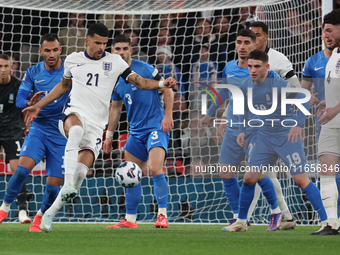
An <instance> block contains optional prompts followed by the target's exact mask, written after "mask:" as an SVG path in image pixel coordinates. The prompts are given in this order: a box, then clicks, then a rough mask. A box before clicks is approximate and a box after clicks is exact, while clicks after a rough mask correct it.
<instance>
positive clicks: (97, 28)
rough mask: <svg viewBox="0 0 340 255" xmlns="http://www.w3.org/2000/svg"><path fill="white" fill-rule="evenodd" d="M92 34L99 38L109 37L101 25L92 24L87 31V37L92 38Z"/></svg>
mask: <svg viewBox="0 0 340 255" xmlns="http://www.w3.org/2000/svg"><path fill="white" fill-rule="evenodd" d="M94 34H97V35H99V36H101V37H108V36H109V30H108V29H107V27H106V26H105V25H104V24H102V23H94V24H92V25H91V26H90V27H89V29H88V30H87V36H91V37H93V36H94Z"/></svg>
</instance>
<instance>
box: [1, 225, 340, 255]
mask: <svg viewBox="0 0 340 255" xmlns="http://www.w3.org/2000/svg"><path fill="white" fill-rule="evenodd" d="M106 226H107V225H103V224H53V225H52V231H51V232H49V233H30V232H28V229H29V225H22V224H10V223H3V224H2V225H1V226H0V254H5V255H7V254H62V255H64V254H91V255H102V254H132V255H134V254H176V255H178V254H230V255H233V254H261V255H264V254H285V255H286V254H298V255H302V254H308V255H311V254H340V236H311V235H310V233H312V232H314V231H316V230H318V227H316V226H314V227H303V226H298V227H297V228H296V229H295V230H289V231H276V232H267V231H266V228H267V227H266V226H250V227H249V231H248V232H242V233H227V232H223V231H221V229H222V227H223V226H221V225H184V224H182V225H170V227H169V228H168V229H156V228H154V226H153V225H151V224H139V225H138V229H106V228H105V227H106Z"/></svg>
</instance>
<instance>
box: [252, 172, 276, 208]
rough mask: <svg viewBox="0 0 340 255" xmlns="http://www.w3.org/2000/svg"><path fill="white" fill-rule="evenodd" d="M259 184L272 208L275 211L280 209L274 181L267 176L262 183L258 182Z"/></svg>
mask: <svg viewBox="0 0 340 255" xmlns="http://www.w3.org/2000/svg"><path fill="white" fill-rule="evenodd" d="M257 183H258V184H259V185H260V187H261V189H262V193H263V195H264V196H265V197H266V199H267V202H268V203H269V204H270V208H271V209H272V210H274V209H275V208H277V207H279V204H278V202H277V197H276V192H275V188H274V184H273V182H272V180H271V179H269V177H268V176H266V177H265V178H263V179H262V180H261V181H258V182H257Z"/></svg>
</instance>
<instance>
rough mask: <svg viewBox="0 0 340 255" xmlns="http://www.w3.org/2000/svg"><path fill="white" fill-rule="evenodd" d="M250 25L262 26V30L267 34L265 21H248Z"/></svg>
mask: <svg viewBox="0 0 340 255" xmlns="http://www.w3.org/2000/svg"><path fill="white" fill-rule="evenodd" d="M250 27H260V28H262V31H263V32H264V33H266V34H268V26H267V24H266V23H264V22H262V21H254V22H252V23H250V25H249V28H250Z"/></svg>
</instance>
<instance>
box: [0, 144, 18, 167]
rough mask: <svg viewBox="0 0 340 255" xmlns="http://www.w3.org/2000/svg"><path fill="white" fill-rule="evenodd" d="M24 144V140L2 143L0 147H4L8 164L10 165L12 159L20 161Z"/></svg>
mask: <svg viewBox="0 0 340 255" xmlns="http://www.w3.org/2000/svg"><path fill="white" fill-rule="evenodd" d="M23 143H24V139H23V138H21V139H17V140H7V141H0V146H1V145H2V147H4V151H5V155H6V164H8V163H9V161H10V160H12V159H18V158H19V156H20V151H21V146H22V144H23Z"/></svg>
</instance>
